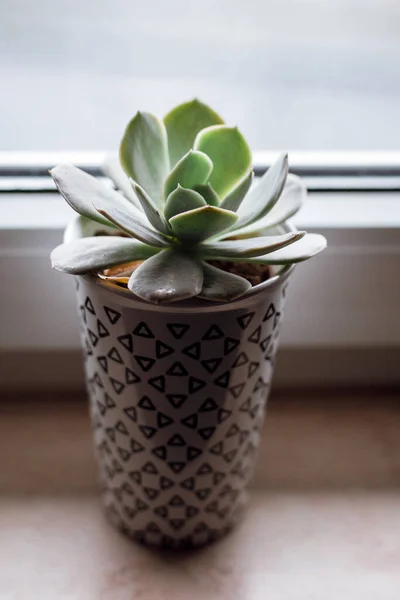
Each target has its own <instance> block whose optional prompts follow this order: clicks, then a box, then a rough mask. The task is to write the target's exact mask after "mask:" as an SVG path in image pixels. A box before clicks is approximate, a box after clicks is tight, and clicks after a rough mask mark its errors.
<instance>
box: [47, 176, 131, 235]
mask: <svg viewBox="0 0 400 600" xmlns="http://www.w3.org/2000/svg"><path fill="white" fill-rule="evenodd" d="M50 175H51V176H52V178H53V179H54V183H55V184H56V187H57V189H58V191H59V192H60V194H61V195H62V196H63V198H64V199H65V200H66V201H67V202H68V204H69V205H70V206H71V208H73V209H74V210H75V211H76V212H77V213H79V214H80V215H82V216H83V217H87V218H88V219H91V220H92V221H97V222H98V223H102V224H105V225H110V222H109V221H107V219H105V218H104V217H102V216H101V215H99V213H98V212H97V211H96V210H95V208H94V207H93V199H94V198H101V199H106V200H107V202H111V203H115V204H118V203H120V202H123V201H124V198H123V197H122V196H121V195H120V194H118V192H115V191H114V190H111V189H109V188H106V186H105V185H103V184H102V183H101V182H100V181H98V180H97V179H96V178H95V177H92V175H88V174H87V173H85V172H84V171H81V169H77V167H74V166H72V165H58V166H57V167H54V169H51V171H50Z"/></svg>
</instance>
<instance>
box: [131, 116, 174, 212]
mask: <svg viewBox="0 0 400 600" xmlns="http://www.w3.org/2000/svg"><path fill="white" fill-rule="evenodd" d="M119 156H120V161H121V165H122V168H123V169H124V171H125V173H126V174H127V175H129V177H132V179H133V180H134V181H137V182H138V184H139V185H141V186H142V188H144V190H145V191H146V192H147V193H148V194H149V196H150V198H151V199H152V200H153V202H155V203H156V204H157V205H158V206H160V205H161V204H162V196H163V185H164V180H165V178H166V177H167V175H168V172H169V159H168V144H167V132H166V130H165V126H164V123H163V122H162V121H160V120H159V119H157V117H155V116H154V115H152V114H150V113H147V112H137V113H136V115H135V116H134V117H133V119H132V120H131V121H130V123H128V126H127V128H126V130H125V133H124V136H123V138H122V141H121V146H120V152H119Z"/></svg>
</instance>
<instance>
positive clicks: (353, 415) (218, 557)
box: [0, 393, 400, 600]
mask: <svg viewBox="0 0 400 600" xmlns="http://www.w3.org/2000/svg"><path fill="white" fill-rule="evenodd" d="M35 400H37V401H36V402H35V403H34V404H32V396H31V395H30V396H29V398H27V399H26V401H24V399H23V398H21V397H19V396H15V395H12V396H9V397H8V398H7V399H4V401H3V404H2V406H1V409H2V419H1V421H0V451H1V455H2V456H6V455H7V456H8V457H9V460H8V462H7V464H6V463H5V464H4V467H3V469H2V473H1V478H0V490H1V495H0V496H1V500H0V515H1V518H0V556H1V559H0V572H1V575H0V588H1V590H2V592H3V594H5V596H6V597H8V596H10V597H11V596H13V595H14V596H18V597H21V598H26V599H27V600H28V599H30V598H41V599H42V600H47V599H50V598H51V599H53V598H64V597H73V598H74V599H76V600H79V599H80V598H85V599H88V598H96V599H97V598H104V600H107V599H111V598H116V597H118V598H119V597H121V598H133V597H139V596H143V597H146V598H147V597H148V598H164V597H166V596H167V592H166V590H167V589H168V590H169V592H168V593H170V592H171V590H172V591H173V595H175V596H176V597H177V598H187V597H190V596H192V597H193V594H194V597H195V598H196V600H202V599H203V598H210V597H212V598H215V599H216V600H218V599H219V598H221V599H222V598H236V597H238V596H239V597H243V598H252V599H254V600H257V599H258V598H260V599H261V598H265V590H266V589H268V591H269V596H270V597H275V598H278V597H282V598H292V597H299V595H298V591H299V590H301V593H300V597H312V598H314V597H315V598H324V599H326V600H331V599H332V600H333V599H337V598H343V600H350V599H351V600H364V599H365V598H366V597H376V598H381V599H382V600H395V599H397V598H398V597H399V596H400V579H399V576H398V560H397V557H398V554H399V537H398V535H397V531H398V529H399V511H398V506H399V501H400V493H399V484H400V479H399V473H400V460H399V457H400V444H399V436H398V431H399V426H400V420H399V417H400V413H399V407H398V404H396V398H395V397H394V396H393V395H384V394H379V395H378V396H376V397H372V396H370V397H369V398H366V397H365V396H364V395H357V394H355V393H353V394H345V395H341V394H335V393H333V394H331V396H330V397H329V398H325V400H326V402H323V403H322V402H318V400H319V397H315V402H314V401H313V400H312V399H310V398H309V397H308V398H307V397H294V398H291V399H289V398H287V397H279V398H277V399H276V400H277V401H274V400H272V402H271V407H270V409H269V414H268V418H267V422H266V427H265V433H264V436H263V440H262V446H261V452H260V458H259V463H258V470H257V473H256V479H255V483H254V486H253V489H252V491H251V494H250V504H249V508H248V511H247V514H246V516H245V518H244V521H243V523H242V524H241V525H240V526H239V527H238V528H236V529H235V530H234V531H233V532H232V533H231V534H229V535H228V536H227V537H226V538H225V539H223V540H221V541H220V542H219V543H218V544H215V545H213V546H210V547H208V548H205V549H204V550H202V551H200V552H196V553H193V552H191V553H188V554H182V553H179V554H178V555H173V554H171V552H168V553H162V552H157V553H154V552H150V551H149V550H147V549H145V548H142V547H140V546H138V545H136V544H134V543H133V542H131V541H129V540H127V539H126V538H125V537H123V536H122V535H121V534H119V533H117V532H116V531H114V530H113V529H112V528H111V526H110V525H109V524H108V523H107V521H106V520H105V518H104V516H103V514H102V512H101V509H100V499H99V493H98V491H97V484H96V474H95V466H94V462H93V456H92V443H91V433H90V427H89V423H88V416H87V408H86V405H85V403H84V402H82V401H81V400H82V397H79V398H78V397H76V398H75V400H77V401H76V402H74V398H73V397H68V396H64V401H63V400H62V398H60V399H59V400H60V401H59V402H58V403H57V404H55V403H54V398H53V397H47V398H45V397H43V396H41V397H36V398H35ZM278 400H279V401H278ZM71 432H73V435H72V434H71ZM21 439H23V440H24V443H23V444H22V445H21ZM49 448H51V452H49ZM28 449H29V451H28ZM316 449H318V451H316ZM396 523H397V525H396ZM38 564H41V565H46V576H45V577H44V576H43V569H38ZM21 573H23V574H24V576H23V577H21ZM332 582H334V585H331V584H332ZM194 590H195V591H194ZM296 590H297V591H296ZM296 594H297V595H296Z"/></svg>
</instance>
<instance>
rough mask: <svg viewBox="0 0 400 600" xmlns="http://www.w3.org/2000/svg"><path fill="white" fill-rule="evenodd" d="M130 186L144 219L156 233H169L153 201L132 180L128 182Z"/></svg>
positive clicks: (167, 226) (165, 222)
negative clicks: (144, 214)
mask: <svg viewBox="0 0 400 600" xmlns="http://www.w3.org/2000/svg"><path fill="white" fill-rule="evenodd" d="M130 184H131V185H132V191H133V192H134V194H135V196H136V197H137V199H138V201H139V205H141V207H142V209H143V210H144V212H145V213H146V217H147V218H148V220H149V222H150V224H151V225H153V227H154V228H155V229H156V230H157V231H161V232H162V233H166V234H168V233H170V228H169V225H168V223H167V221H166V220H165V218H164V216H163V215H162V214H161V213H160V211H159V210H158V208H157V206H156V205H155V204H154V202H153V200H152V199H151V198H150V196H149V195H148V194H146V192H145V191H144V189H143V188H142V187H140V185H139V184H138V183H136V181H133V179H131V180H130Z"/></svg>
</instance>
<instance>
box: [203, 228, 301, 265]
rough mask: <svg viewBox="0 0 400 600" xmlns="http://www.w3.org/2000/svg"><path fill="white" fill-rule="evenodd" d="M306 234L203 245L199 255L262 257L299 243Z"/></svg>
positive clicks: (293, 233)
mask: <svg viewBox="0 0 400 600" xmlns="http://www.w3.org/2000/svg"><path fill="white" fill-rule="evenodd" d="M305 234H306V232H305V231H296V232H290V233H285V234H284V235H273V236H272V235H271V236H268V237H255V238H247V239H243V240H226V241H219V242H215V243H214V244H211V243H208V244H201V246H199V253H200V254H201V256H202V257H204V256H207V257H214V256H223V257H224V256H226V257H236V258H237V259H238V260H240V259H241V258H252V257H253V256H262V255H264V254H267V252H274V251H275V250H278V249H279V248H284V247H285V246H288V245H289V244H293V243H294V242H297V241H298V240H300V239H301V238H302V237H304V236H305Z"/></svg>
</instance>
